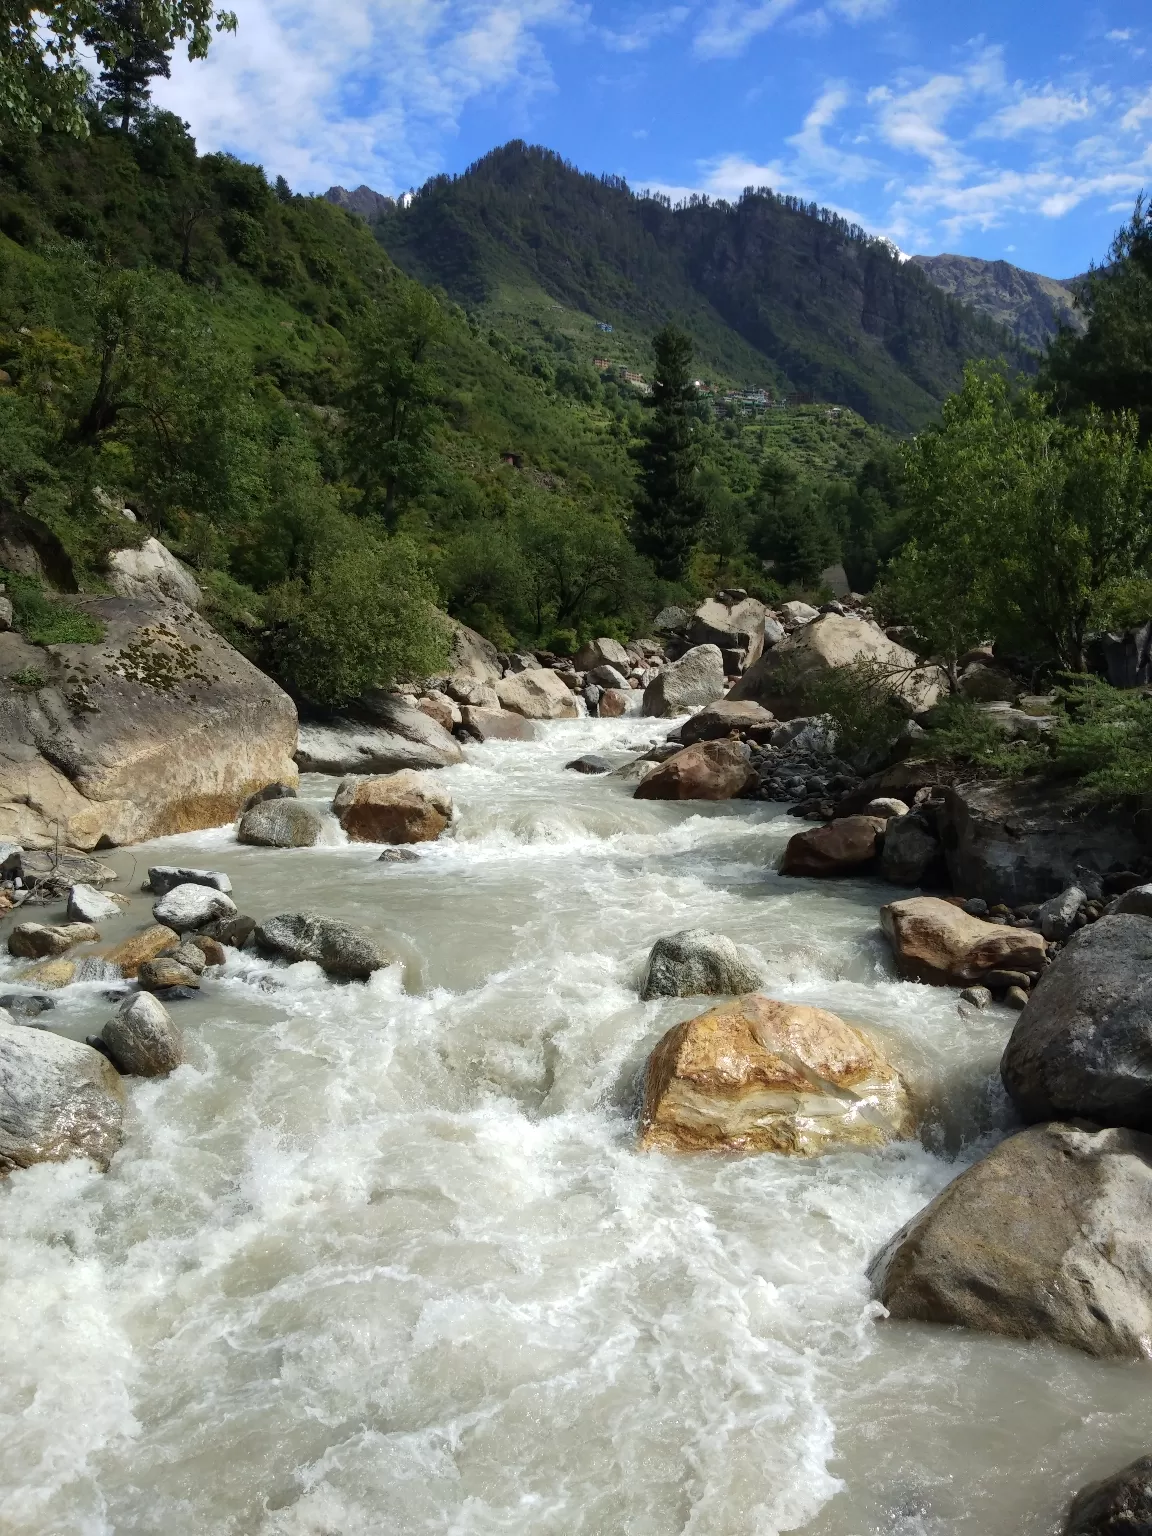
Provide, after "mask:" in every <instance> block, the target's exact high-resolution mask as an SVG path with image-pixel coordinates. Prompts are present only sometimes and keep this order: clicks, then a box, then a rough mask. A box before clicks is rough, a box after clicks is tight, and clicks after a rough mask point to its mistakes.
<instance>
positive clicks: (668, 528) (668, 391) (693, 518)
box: [632, 325, 707, 581]
mask: <svg viewBox="0 0 1152 1536" xmlns="http://www.w3.org/2000/svg"><path fill="white" fill-rule="evenodd" d="M652 346H653V349H654V351H655V353H656V376H655V378H654V379H653V382H652V397H651V401H650V405H651V412H652V414H651V417H650V419H649V421H648V426H647V431H646V433H645V441H644V444H643V447H642V448H641V449H640V451H639V459H640V468H641V476H642V479H641V492H640V497H639V499H638V501H637V504H636V512H635V516H634V518H633V521H632V537H633V540H634V542H635V544H636V548H637V549H638V550H639V551H640V553H641V554H642V555H647V556H648V558H649V559H650V560H651V561H652V564H653V565H654V566H655V567H656V572H657V574H658V575H660V576H663V577H664V578H665V580H667V581H682V580H683V579H684V576H685V574H686V572H687V569H688V560H689V557H690V556H691V553H692V547H693V545H694V544H695V543H696V540H697V538H698V537H699V533H700V526H701V524H702V522H703V520H704V516H705V513H706V511H707V506H706V502H705V498H704V495H703V491H702V488H701V486H700V483H699V477H700V460H701V445H700V415H699V410H698V407H697V401H696V387H695V385H694V383H693V381H692V338H691V337H690V336H687V335H685V333H684V332H683V331H681V330H677V328H676V327H675V326H673V325H667V326H665V327H664V329H663V330H662V331H660V332H658V333H657V335H656V336H655V337H654V338H653V342H652Z"/></svg>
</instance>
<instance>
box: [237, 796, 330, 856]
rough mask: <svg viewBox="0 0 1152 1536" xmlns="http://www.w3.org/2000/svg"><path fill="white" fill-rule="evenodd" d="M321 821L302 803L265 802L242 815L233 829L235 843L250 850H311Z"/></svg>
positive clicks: (317, 812) (321, 819) (319, 832)
mask: <svg viewBox="0 0 1152 1536" xmlns="http://www.w3.org/2000/svg"><path fill="white" fill-rule="evenodd" d="M323 832H324V821H323V818H322V817H321V815H320V813H319V811H317V810H316V809H315V807H314V806H311V805H308V804H306V803H305V802H304V801H303V800H265V801H263V802H262V803H261V804H260V805H254V806H253V807H252V809H251V810H250V811H245V812H244V814H243V816H241V818H240V825H239V827H237V829H236V838H237V841H238V842H241V843H248V844H250V845H251V846H252V847H254V848H314V847H315V846H316V844H317V843H318V842H319V841H320V838H321V836H322V835H323Z"/></svg>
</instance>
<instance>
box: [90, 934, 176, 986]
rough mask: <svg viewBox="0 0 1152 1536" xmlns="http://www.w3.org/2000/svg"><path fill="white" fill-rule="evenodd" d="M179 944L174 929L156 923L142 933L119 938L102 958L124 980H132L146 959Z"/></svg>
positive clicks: (153, 957)
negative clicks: (116, 970) (118, 972)
mask: <svg viewBox="0 0 1152 1536" xmlns="http://www.w3.org/2000/svg"><path fill="white" fill-rule="evenodd" d="M179 944H180V935H179V934H178V933H176V931H175V930H174V929H172V928H166V927H164V925H163V924H162V923H157V924H156V925H155V927H152V928H145V929H144V931H143V932H142V933H133V934H131V935H130V936H129V937H128V938H126V939H121V941H120V943H119V944H114V945H113V946H112V948H111V949H107V950H105V951H104V954H103V957H102V958H103V959H105V960H107V961H108V962H109V964H111V965H114V966H116V967H117V968H118V970H119V971H120V974H121V975H122V976H123V977H124V978H125V979H126V980H128V981H132V980H134V979H135V977H136V975H137V972H138V971H139V969H140V967H141V966H142V965H143V964H144V962H145V961H146V960H155V958H156V956H157V955H162V954H163V953H164V952H165V950H172V949H177V948H178V947H179Z"/></svg>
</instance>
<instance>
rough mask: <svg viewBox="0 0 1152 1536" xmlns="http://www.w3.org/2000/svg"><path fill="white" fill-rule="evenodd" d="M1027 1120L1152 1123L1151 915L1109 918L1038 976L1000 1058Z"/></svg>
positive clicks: (1147, 1126)
mask: <svg viewBox="0 0 1152 1536" xmlns="http://www.w3.org/2000/svg"><path fill="white" fill-rule="evenodd" d="M1000 1075H1001V1077H1002V1078H1003V1079H1004V1086H1005V1088H1006V1089H1007V1090H1008V1093H1009V1095H1010V1096H1011V1098H1012V1102H1013V1103H1014V1104H1015V1105H1016V1108H1017V1109H1018V1110H1019V1111H1020V1114H1021V1115H1022V1116H1023V1118H1024V1119H1025V1120H1027V1121H1036V1120H1054V1119H1059V1118H1064V1117H1072V1116H1082V1117H1083V1118H1084V1119H1087V1120H1094V1121H1096V1122H1097V1123H1098V1124H1100V1125H1126V1126H1129V1127H1131V1128H1132V1129H1134V1130H1140V1131H1152V919H1149V918H1146V917H1135V916H1131V915H1125V916H1115V917H1102V918H1101V919H1100V921H1099V922H1097V923H1093V924H1091V925H1090V926H1089V927H1087V928H1082V929H1081V930H1080V931H1079V933H1077V934H1076V935H1075V936H1074V937H1073V938H1072V939H1070V940H1069V942H1068V945H1067V947H1066V948H1064V949H1063V950H1061V951H1060V953H1059V954H1058V955H1057V956H1056V959H1055V961H1054V962H1053V963H1052V965H1051V966H1049V968H1048V970H1047V971H1045V972H1044V974H1043V976H1042V977H1041V978H1040V981H1039V983H1038V984H1037V986H1036V988H1035V990H1034V991H1033V993H1032V995H1031V997H1030V998H1029V999H1028V1006H1027V1007H1026V1008H1025V1009H1024V1011H1023V1013H1021V1015H1020V1017H1019V1018H1018V1019H1017V1020H1016V1027H1015V1029H1014V1030H1013V1031H1012V1038H1011V1039H1010V1040H1009V1042H1008V1046H1007V1049H1006V1050H1005V1052H1004V1059H1003V1061H1002V1062H1001V1064H1000Z"/></svg>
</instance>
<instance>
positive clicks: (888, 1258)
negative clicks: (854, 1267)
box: [869, 1122, 1152, 1359]
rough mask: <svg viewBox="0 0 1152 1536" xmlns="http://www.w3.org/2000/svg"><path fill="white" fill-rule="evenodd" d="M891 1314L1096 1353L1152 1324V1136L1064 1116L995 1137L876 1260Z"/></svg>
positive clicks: (1128, 1347)
mask: <svg viewBox="0 0 1152 1536" xmlns="http://www.w3.org/2000/svg"><path fill="white" fill-rule="evenodd" d="M869 1275H870V1277H871V1279H872V1282H873V1288H874V1294H875V1296H876V1298H877V1300H879V1301H880V1302H881V1303H882V1304H883V1305H884V1306H885V1307H886V1308H887V1309H888V1312H889V1314H890V1316H892V1317H893V1318H903V1319H913V1320H916V1321H919V1322H925V1323H945V1324H952V1325H957V1324H958V1325H960V1326H962V1327H966V1328H975V1329H979V1330H980V1331H981V1332H984V1333H992V1334H1001V1335H1006V1336H1008V1337H1012V1338H1022V1339H1047V1340H1050V1341H1051V1342H1053V1343H1056V1344H1064V1345H1068V1346H1070V1347H1071V1348H1073V1349H1080V1350H1084V1351H1085V1352H1086V1353H1087V1354H1089V1355H1096V1356H1099V1357H1104V1358H1107V1357H1117V1356H1119V1357H1125V1358H1130V1359H1145V1358H1146V1356H1147V1341H1148V1339H1149V1338H1150V1337H1152V1137H1148V1136H1143V1135H1139V1134H1137V1133H1136V1132H1133V1131H1128V1130H1116V1129H1111V1130H1097V1129H1096V1128H1095V1127H1094V1126H1086V1125H1075V1124H1072V1125H1069V1124H1062V1123H1060V1122H1056V1123H1053V1124H1048V1125H1040V1126H1034V1127H1033V1128H1032V1129H1030V1130H1027V1131H1023V1132H1021V1133H1020V1134H1019V1135H1017V1136H1012V1137H1010V1138H1009V1139H1008V1140H1007V1141H1003V1142H1001V1143H1000V1145H999V1146H998V1147H995V1148H994V1149H993V1150H992V1151H991V1152H990V1153H989V1154H988V1156H987V1157H985V1158H983V1159H982V1160H981V1161H980V1162H978V1163H976V1164H975V1165H974V1166H973V1167H971V1168H969V1169H968V1170H967V1171H966V1172H964V1173H962V1174H961V1175H960V1176H959V1178H957V1179H954V1180H953V1181H952V1183H951V1184H949V1185H948V1186H947V1188H946V1189H944V1190H943V1191H942V1192H941V1193H940V1194H939V1195H937V1196H936V1198H935V1200H933V1201H932V1202H931V1204H930V1205H928V1206H926V1207H925V1208H924V1210H922V1211H921V1212H920V1213H919V1214H918V1215H917V1216H914V1217H913V1219H912V1220H911V1221H910V1222H909V1223H908V1224H907V1226H905V1227H904V1228H902V1229H901V1231H899V1232H898V1233H897V1234H896V1236H895V1237H894V1238H893V1239H892V1240H891V1242H889V1243H888V1245H887V1246H886V1247H885V1248H884V1249H883V1250H882V1252H881V1253H880V1254H879V1255H878V1256H877V1257H876V1259H875V1260H874V1261H873V1263H872V1265H871V1267H870V1269H869Z"/></svg>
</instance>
